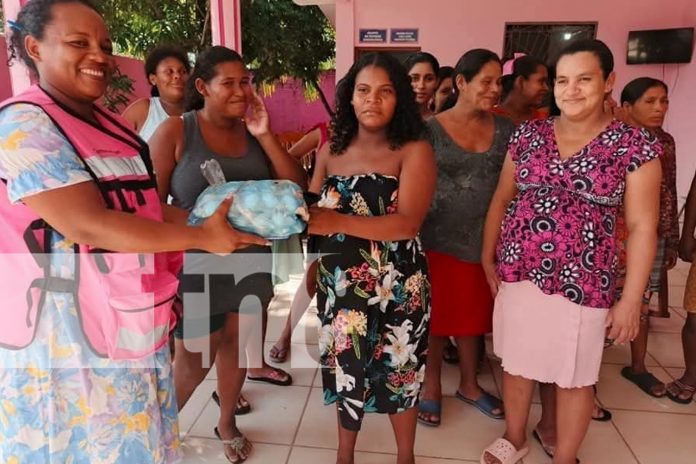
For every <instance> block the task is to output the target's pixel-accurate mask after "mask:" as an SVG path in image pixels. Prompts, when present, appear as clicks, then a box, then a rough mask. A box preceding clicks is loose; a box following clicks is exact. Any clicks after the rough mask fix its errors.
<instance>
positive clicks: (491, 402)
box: [455, 390, 505, 420]
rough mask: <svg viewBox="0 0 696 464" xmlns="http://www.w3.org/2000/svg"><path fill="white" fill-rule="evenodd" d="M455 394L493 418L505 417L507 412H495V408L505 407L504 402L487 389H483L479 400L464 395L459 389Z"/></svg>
mask: <svg viewBox="0 0 696 464" xmlns="http://www.w3.org/2000/svg"><path fill="white" fill-rule="evenodd" d="M455 396H456V397H457V398H458V399H460V400H462V401H464V402H465V403H467V404H470V405H472V406H475V407H476V408H477V409H478V410H479V411H481V412H482V413H484V414H485V415H487V416H488V417H490V418H491V419H499V420H500V419H505V412H502V413H500V414H493V410H494V409H500V410H501V411H502V409H503V402H502V401H500V399H498V398H496V397H495V396H493V395H491V394H490V393H488V392H487V391H485V390H481V396H479V398H478V399H477V400H472V399H471V398H467V397H466V396H464V395H462V394H461V393H460V392H459V390H457V392H456V393H455Z"/></svg>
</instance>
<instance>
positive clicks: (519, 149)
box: [497, 118, 662, 308]
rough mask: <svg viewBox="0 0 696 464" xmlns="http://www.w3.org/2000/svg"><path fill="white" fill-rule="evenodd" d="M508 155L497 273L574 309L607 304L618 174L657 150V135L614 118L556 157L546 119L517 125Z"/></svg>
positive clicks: (620, 186) (622, 181)
mask: <svg viewBox="0 0 696 464" xmlns="http://www.w3.org/2000/svg"><path fill="white" fill-rule="evenodd" d="M509 152H510V156H511V157H512V161H514V163H515V183H516V185H517V189H518V190H519V193H518V194H517V196H516V197H515V199H514V200H513V201H512V202H511V203H510V206H509V207H508V210H507V212H506V215H505V219H504V221H503V224H502V232H501V235H500V240H499V241H498V249H497V264H498V274H499V276H500V278H501V279H502V280H503V281H504V282H519V281H522V280H529V281H531V282H532V283H534V284H536V285H537V286H538V287H539V288H540V289H541V290H542V291H543V292H544V293H546V294H548V295H554V294H559V295H561V296H564V297H565V298H567V299H569V300H570V301H572V302H573V303H576V304H579V305H582V306H590V307H593V308H609V307H611V306H612V304H613V302H614V294H615V292H614V286H615V274H616V266H617V257H616V245H615V238H614V237H615V224H616V214H617V211H618V210H619V207H620V206H621V204H622V203H623V196H624V190H625V186H626V176H627V175H628V174H629V173H631V172H633V171H635V170H636V169H638V168H639V167H640V166H641V165H642V164H643V163H646V162H647V161H650V160H652V159H655V158H657V157H658V156H660V155H661V154H662V147H661V146H660V144H659V143H658V141H657V139H656V138H655V137H654V136H653V135H651V134H650V133H649V132H648V131H646V130H644V129H639V128H635V127H632V126H629V125H627V124H625V123H622V122H620V121H618V120H614V121H612V122H611V123H610V124H609V125H608V126H607V127H606V128H605V129H604V130H603V131H602V132H601V133H600V134H599V135H598V136H597V137H596V138H595V139H593V140H592V141H591V142H590V143H589V144H588V145H587V146H585V147H584V148H583V149H582V150H580V151H578V152H577V153H575V154H574V155H573V156H571V157H570V158H567V159H565V160H562V159H561V158H560V155H559V153H558V147H557V145H556V135H555V131H554V119H553V118H549V119H539V120H532V121H527V122H525V123H523V124H522V125H520V126H519V127H518V128H517V130H516V131H515V132H514V133H513V134H512V137H511V138H510V145H509Z"/></svg>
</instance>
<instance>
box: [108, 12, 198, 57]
mask: <svg viewBox="0 0 696 464" xmlns="http://www.w3.org/2000/svg"><path fill="white" fill-rule="evenodd" d="M99 7H100V9H101V11H102V13H103V14H104V18H105V19H106V23H107V24H108V25H109V28H110V30H111V36H112V38H113V41H114V43H115V44H116V47H117V50H116V51H117V53H119V54H122V55H128V56H132V57H135V58H141V59H142V58H144V57H145V55H147V52H148V51H149V50H150V49H151V48H153V47H154V46H156V45H159V44H162V43H173V44H176V45H179V46H180V47H182V48H183V49H184V50H186V51H189V52H197V51H199V50H202V49H204V48H206V47H207V46H209V45H210V43H211V34H210V2H209V0H164V1H162V0H138V1H133V0H101V1H100V2H99Z"/></svg>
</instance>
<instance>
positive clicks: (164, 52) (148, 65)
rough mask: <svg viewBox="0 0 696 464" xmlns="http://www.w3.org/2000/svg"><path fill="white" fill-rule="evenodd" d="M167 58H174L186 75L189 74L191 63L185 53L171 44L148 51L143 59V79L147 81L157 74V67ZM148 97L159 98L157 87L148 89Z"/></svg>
mask: <svg viewBox="0 0 696 464" xmlns="http://www.w3.org/2000/svg"><path fill="white" fill-rule="evenodd" d="M167 58H174V59H175V60H177V61H179V62H181V64H183V65H184V68H185V69H186V72H187V73H190V72H191V63H189V58H188V56H187V55H186V52H185V51H184V50H183V49H182V48H180V47H178V46H176V45H171V44H162V45H158V46H157V47H155V48H153V49H152V50H150V52H149V53H148V54H147V58H145V78H146V79H149V78H150V75H151V74H157V66H159V64H160V63H161V62H162V61H164V60H166V59H167ZM150 95H151V96H153V97H159V90H157V86H156V85H153V86H152V88H151V89H150Z"/></svg>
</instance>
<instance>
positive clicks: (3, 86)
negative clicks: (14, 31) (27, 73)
mask: <svg viewBox="0 0 696 464" xmlns="http://www.w3.org/2000/svg"><path fill="white" fill-rule="evenodd" d="M11 96H12V85H11V84H10V70H9V68H8V67H7V44H6V43H5V37H4V36H2V35H0V101H3V100H5V99H6V98H10V97H11Z"/></svg>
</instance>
